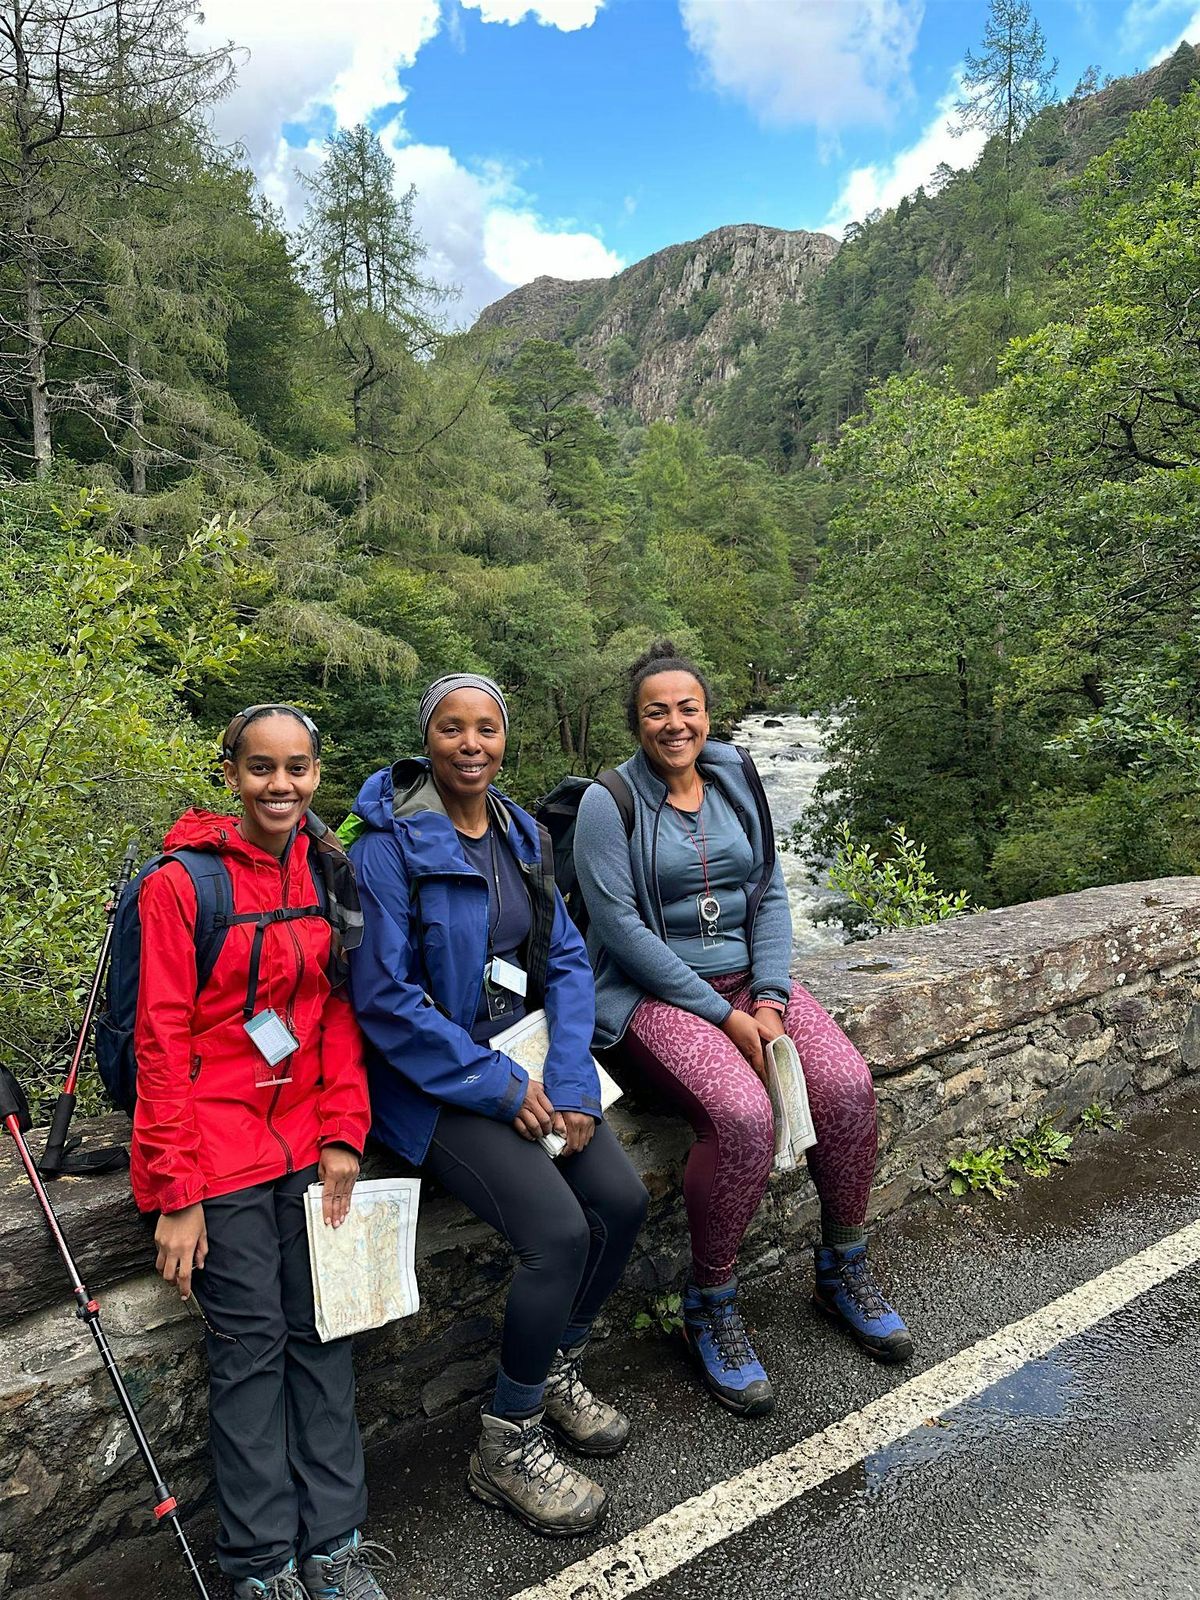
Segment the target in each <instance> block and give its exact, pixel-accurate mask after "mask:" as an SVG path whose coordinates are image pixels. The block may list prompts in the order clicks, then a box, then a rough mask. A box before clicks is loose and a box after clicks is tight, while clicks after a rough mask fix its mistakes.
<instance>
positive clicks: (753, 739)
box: [733, 712, 846, 956]
mask: <svg viewBox="0 0 1200 1600" xmlns="http://www.w3.org/2000/svg"><path fill="white" fill-rule="evenodd" d="M768 724H770V726H768ZM733 737H734V741H735V743H737V744H740V745H743V746H745V748H746V749H747V750H749V752H750V754H751V755H752V756H753V757H754V764H755V766H756V767H757V768H758V770H759V773H760V774H761V776H762V781H763V788H764V789H765V790H766V791H767V799H768V800H769V801H770V804H771V815H772V817H773V818H774V820H775V832H776V835H777V836H781V835H786V834H787V832H788V830H789V829H790V828H791V825H792V823H793V822H796V821H798V820H799V818H800V817H801V816H802V815H803V813H804V811H805V809H806V807H807V806H808V803H809V801H810V800H811V799H812V795H813V789H814V788H815V787H816V784H817V780H818V779H819V778H820V777H821V775H822V773H823V772H824V771H825V769H826V765H827V763H826V761H825V751H824V747H823V745H822V742H821V728H820V724H819V722H818V720H817V718H816V717H802V716H799V715H798V714H795V713H791V712H781V713H779V714H778V715H775V714H774V713H771V714H759V715H755V716H750V717H744V718H743V719H742V721H741V722H739V723H738V725H737V727H736V728H735V729H734V730H733ZM780 860H781V861H782V862H783V876H784V879H785V881H786V883H787V887H788V898H789V899H790V901H791V905H792V923H793V932H794V948H795V951H796V954H797V955H798V956H803V955H812V954H816V953H818V952H821V951H826V950H831V949H834V948H836V947H837V946H839V945H842V944H844V943H845V940H846V935H845V931H844V930H843V928H842V925H841V923H840V922H837V921H830V922H817V921H814V916H815V914H816V913H817V912H818V911H820V910H821V909H822V908H823V907H825V906H828V905H829V904H830V902H831V901H832V900H833V899H834V898H835V895H834V893H833V890H831V889H830V888H828V887H827V886H826V884H825V882H824V873H823V872H821V870H820V869H818V871H817V873H816V875H815V878H814V874H813V872H812V870H811V869H810V868H809V866H808V863H807V862H806V861H805V860H804V858H803V856H798V855H795V854H793V853H791V852H790V851H789V852H783V853H781V855H780Z"/></svg>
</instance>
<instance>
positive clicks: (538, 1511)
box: [467, 1411, 608, 1537]
mask: <svg viewBox="0 0 1200 1600" xmlns="http://www.w3.org/2000/svg"><path fill="white" fill-rule="evenodd" d="M467 1487H468V1488H469V1489H470V1491H471V1493H472V1494H473V1495H475V1496H476V1497H477V1498H478V1499H480V1500H482V1501H484V1502H485V1503H486V1504H487V1505H490V1506H502V1507H503V1508H504V1509H505V1510H506V1511H511V1512H512V1513H513V1514H514V1516H518V1517H520V1519H521V1521H522V1522H523V1523H525V1524H526V1526H527V1527H530V1528H533V1529H534V1530H535V1531H536V1532H538V1533H545V1534H549V1535H551V1536H552V1537H561V1536H563V1535H566V1534H574V1533H591V1531H592V1529H593V1528H597V1527H599V1525H600V1519H601V1518H602V1517H603V1515H604V1511H605V1507H606V1506H607V1504H608V1496H607V1495H606V1494H605V1492H604V1490H603V1489H602V1488H601V1487H600V1485H599V1484H597V1483H593V1482H592V1481H591V1479H590V1478H585V1477H584V1476H583V1474H582V1473H581V1472H576V1471H575V1470H574V1468H573V1467H569V1466H568V1465H567V1463H566V1462H565V1461H563V1460H562V1459H561V1458H560V1457H559V1454H558V1452H557V1451H556V1450H555V1448H554V1445H553V1444H552V1443H551V1441H550V1440H549V1439H548V1438H547V1437H546V1433H545V1430H544V1429H543V1427H542V1413H541V1412H540V1411H538V1412H536V1413H535V1414H534V1415H533V1416H532V1417H528V1418H526V1419H525V1420H524V1421H522V1422H509V1421H508V1420H507V1419H506V1418H504V1417H493V1416H492V1415H490V1413H489V1412H487V1411H485V1412H484V1413H483V1431H482V1432H481V1433H480V1435H479V1443H478V1445H477V1446H476V1448H475V1450H474V1451H473V1453H472V1455H471V1465H470V1467H469V1469H468V1471H467Z"/></svg>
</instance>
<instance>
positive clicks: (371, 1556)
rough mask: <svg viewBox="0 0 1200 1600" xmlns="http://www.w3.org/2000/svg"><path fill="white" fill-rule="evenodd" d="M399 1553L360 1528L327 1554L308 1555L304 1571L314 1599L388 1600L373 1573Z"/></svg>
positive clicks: (305, 1585)
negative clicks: (393, 1552) (372, 1538)
mask: <svg viewBox="0 0 1200 1600" xmlns="http://www.w3.org/2000/svg"><path fill="white" fill-rule="evenodd" d="M395 1559H396V1558H395V1556H394V1555H393V1554H392V1552H391V1551H390V1550H388V1549H386V1548H385V1547H384V1546H383V1545H381V1544H374V1543H372V1542H371V1541H370V1540H367V1539H364V1538H363V1537H362V1535H361V1534H360V1533H359V1531H358V1529H357V1528H356V1529H355V1530H354V1532H353V1533H352V1534H351V1535H350V1537H349V1539H347V1541H346V1543H345V1544H344V1545H341V1546H339V1548H338V1549H336V1550H331V1551H330V1552H329V1554H328V1555H327V1556H315V1555H314V1556H306V1557H305V1561H304V1566H303V1568H302V1569H301V1570H302V1576H303V1578H304V1587H305V1589H307V1591H308V1594H309V1597H310V1600H387V1595H386V1593H385V1592H384V1590H383V1589H381V1588H380V1587H379V1580H378V1579H377V1578H376V1577H375V1574H374V1573H373V1572H372V1570H371V1569H372V1568H373V1567H378V1566H380V1565H382V1563H384V1562H394V1561H395Z"/></svg>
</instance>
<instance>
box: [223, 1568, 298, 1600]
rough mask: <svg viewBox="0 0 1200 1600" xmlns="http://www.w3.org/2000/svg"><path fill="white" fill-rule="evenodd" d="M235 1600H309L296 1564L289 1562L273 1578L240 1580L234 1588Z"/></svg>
mask: <svg viewBox="0 0 1200 1600" xmlns="http://www.w3.org/2000/svg"><path fill="white" fill-rule="evenodd" d="M233 1600H308V1592H307V1590H306V1589H305V1587H304V1585H303V1584H302V1583H301V1582H300V1574H299V1573H298V1572H297V1571H296V1563H295V1562H294V1561H289V1562H288V1564H287V1566H286V1567H284V1569H283V1571H282V1572H277V1573H276V1574H275V1576H274V1577H273V1578H239V1579H238V1580H237V1582H236V1583H235V1584H234V1586H233Z"/></svg>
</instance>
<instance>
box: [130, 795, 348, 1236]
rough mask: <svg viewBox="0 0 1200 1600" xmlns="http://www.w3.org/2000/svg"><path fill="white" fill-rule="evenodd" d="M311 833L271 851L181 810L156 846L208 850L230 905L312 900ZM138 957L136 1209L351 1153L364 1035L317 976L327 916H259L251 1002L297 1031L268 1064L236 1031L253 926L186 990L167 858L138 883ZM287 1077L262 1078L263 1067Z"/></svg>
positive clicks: (187, 957)
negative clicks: (279, 1058)
mask: <svg viewBox="0 0 1200 1600" xmlns="http://www.w3.org/2000/svg"><path fill="white" fill-rule="evenodd" d="M308 845H309V841H308V838H307V837H306V835H305V834H303V833H298V834H297V835H296V837H295V839H294V840H293V841H292V845H291V848H290V850H289V851H288V854H287V857H286V859H285V860H284V861H283V862H279V861H277V860H276V859H275V857H274V856H272V855H270V854H268V852H267V851H265V850H260V849H259V848H258V847H257V845H253V844H249V843H247V841H246V840H245V839H243V838H242V836H241V834H240V833H239V832H238V831H237V828H236V826H235V822H234V819H233V818H232V817H221V816H216V815H214V814H213V813H212V812H207V811H189V812H187V813H185V815H184V816H182V817H181V818H180V819H179V821H178V822H177V823H176V824H175V826H174V827H173V828H172V829H171V831H170V832H169V833H168V834H167V837H166V840H165V843H164V848H165V849H167V850H172V849H179V848H181V847H184V846H187V847H190V848H193V849H195V848H199V849H209V850H218V851H219V852H220V853H221V856H222V857H223V859H224V861H225V865H226V866H227V867H228V868H229V875H230V879H231V882H232V886H233V909H234V912H235V913H241V912H251V911H274V910H278V909H281V908H283V907H285V906H309V905H316V904H317V893H316V889H315V888H314V886H313V881H312V876H311V873H310V871H309V866H308ZM139 909H140V912H141V921H142V958H141V973H140V978H139V984H138V1007H137V1020H136V1023H135V1027H134V1050H135V1054H136V1056H137V1064H138V1098H137V1105H136V1107H135V1109H134V1115H133V1145H132V1150H131V1154H130V1177H131V1180H132V1183H133V1194H134V1199H135V1200H136V1201H137V1204H138V1207H139V1209H140V1210H142V1211H180V1210H182V1209H183V1207H184V1206H189V1205H192V1204H194V1203H195V1202H196V1201H197V1200H205V1199H210V1198H212V1197H213V1196H215V1195H220V1194H229V1193H230V1192H231V1191H233V1190H235V1189H244V1188H248V1187H249V1186H250V1185H251V1184H255V1183H264V1182H266V1181H267V1180H268V1179H271V1178H278V1177H281V1176H282V1175H283V1174H284V1173H286V1172H293V1171H295V1170H297V1169H299V1168H301V1167H306V1166H309V1165H310V1164H311V1163H312V1162H314V1161H316V1160H317V1159H318V1157H319V1155H320V1150H321V1146H322V1145H324V1144H328V1143H333V1142H336V1143H339V1144H347V1145H349V1146H350V1147H351V1149H353V1150H355V1151H357V1152H359V1153H360V1154H361V1152H362V1148H363V1143H364V1141H365V1139H366V1136H367V1129H368V1128H369V1126H370V1121H371V1113H370V1107H369V1103H368V1100H367V1079H366V1072H365V1070H364V1068H363V1057H362V1039H361V1036H360V1034H359V1031H358V1024H357V1022H356V1021H355V1020H354V1014H353V1012H352V1011H351V1009H350V1002H349V1000H348V998H347V996H346V991H345V988H344V987H343V988H339V989H331V988H330V984H329V979H328V977H327V976H326V964H327V961H328V957H329V938H330V929H329V924H328V923H327V922H326V921H325V920H324V919H323V918H321V917H317V916H313V917H304V918H298V919H297V920H296V921H293V922H276V923H271V924H270V925H269V926H268V927H267V929H266V932H265V935H264V938H263V944H262V956H261V964H260V968H259V982H258V992H257V998H256V1002H255V1010H256V1012H257V1011H262V1010H264V1009H266V1008H267V1007H268V1006H270V1007H272V1008H273V1009H274V1010H275V1012H276V1013H277V1014H278V1016H279V1017H280V1018H281V1019H282V1020H283V1021H284V1022H285V1023H286V1024H287V1026H288V1027H289V1028H290V1029H291V1031H292V1034H293V1035H294V1037H295V1038H296V1039H298V1040H299V1048H298V1049H297V1050H295V1051H294V1052H293V1054H292V1055H291V1057H290V1058H288V1060H287V1061H286V1062H283V1063H280V1065H279V1067H277V1068H274V1069H271V1068H268V1067H267V1064H266V1062H265V1061H264V1060H263V1057H262V1056H261V1055H260V1053H259V1052H258V1050H257V1049H256V1048H255V1046H254V1045H253V1044H252V1043H251V1042H250V1039H249V1037H248V1036H247V1034H246V1032H245V1027H244V1022H245V1019H244V1016H243V1011H242V1008H243V1006H244V1004H245V1001H246V988H247V983H248V981H249V975H250V950H251V943H252V941H253V937H254V927H253V925H252V924H244V923H243V924H237V925H235V926H234V927H232V928H230V929H229V931H228V933H227V934H226V936H225V942H224V944H223V946H222V948H221V952H220V954H219V956H218V957H217V961H216V965H215V967H214V968H213V973H212V977H211V978H210V979H209V981H208V983H207V984H206V985H205V986H204V989H203V990H202V992H201V993H200V995H199V996H197V994H196V946H195V926H196V896H195V891H194V890H193V888H192V884H191V880H190V878H189V877H188V875H187V873H186V871H185V870H184V868H183V867H181V866H179V865H178V864H176V863H174V862H167V863H166V864H165V865H164V866H162V867H160V868H159V870H158V871H157V872H154V873H152V874H151V875H150V877H148V878H147V879H146V881H145V883H144V884H143V885H142V889H141V898H140V901H139ZM284 1072H286V1073H287V1075H288V1077H289V1078H290V1080H291V1081H290V1082H287V1083H283V1084H280V1085H277V1086H275V1087H267V1086H263V1085H261V1084H260V1083H259V1082H258V1079H259V1078H260V1077H261V1076H263V1075H273V1076H279V1075H280V1074H281V1073H284Z"/></svg>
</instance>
